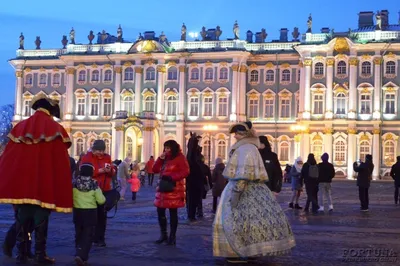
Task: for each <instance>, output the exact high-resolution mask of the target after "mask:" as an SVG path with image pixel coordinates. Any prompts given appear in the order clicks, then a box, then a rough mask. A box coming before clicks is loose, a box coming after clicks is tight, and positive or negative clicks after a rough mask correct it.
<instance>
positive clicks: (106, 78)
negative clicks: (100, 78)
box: [104, 69, 112, 82]
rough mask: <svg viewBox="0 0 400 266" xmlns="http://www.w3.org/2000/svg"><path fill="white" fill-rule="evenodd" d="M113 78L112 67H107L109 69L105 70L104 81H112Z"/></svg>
mask: <svg viewBox="0 0 400 266" xmlns="http://www.w3.org/2000/svg"><path fill="white" fill-rule="evenodd" d="M111 79H112V72H111V70H110V69H107V70H106V71H105V72H104V81H105V82H110V81H111Z"/></svg>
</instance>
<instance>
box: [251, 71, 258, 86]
mask: <svg viewBox="0 0 400 266" xmlns="http://www.w3.org/2000/svg"><path fill="white" fill-rule="evenodd" d="M250 82H254V83H256V82H258V70H252V71H251V72H250Z"/></svg>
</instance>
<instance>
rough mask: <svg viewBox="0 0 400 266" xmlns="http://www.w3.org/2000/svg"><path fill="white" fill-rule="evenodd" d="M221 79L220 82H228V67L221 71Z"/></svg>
mask: <svg viewBox="0 0 400 266" xmlns="http://www.w3.org/2000/svg"><path fill="white" fill-rule="evenodd" d="M219 79H220V80H227V79H228V68H227V67H222V68H221V69H220V70H219Z"/></svg>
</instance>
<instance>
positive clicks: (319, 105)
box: [313, 93, 324, 115]
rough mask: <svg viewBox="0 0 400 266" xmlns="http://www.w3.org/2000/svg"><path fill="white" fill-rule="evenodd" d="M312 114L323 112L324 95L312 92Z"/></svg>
mask: <svg viewBox="0 0 400 266" xmlns="http://www.w3.org/2000/svg"><path fill="white" fill-rule="evenodd" d="M313 100H314V102H313V105H314V112H313V113H314V114H315V115H322V114H323V113H324V95H323V94H320V93H318V94H314V99H313Z"/></svg>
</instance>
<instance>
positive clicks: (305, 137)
mask: <svg viewBox="0 0 400 266" xmlns="http://www.w3.org/2000/svg"><path fill="white" fill-rule="evenodd" d="M300 149H301V152H300V153H301V158H302V159H303V160H304V161H306V160H307V157H308V154H309V153H310V131H309V130H307V131H305V132H304V133H303V134H302V137H301V143H300Z"/></svg>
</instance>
